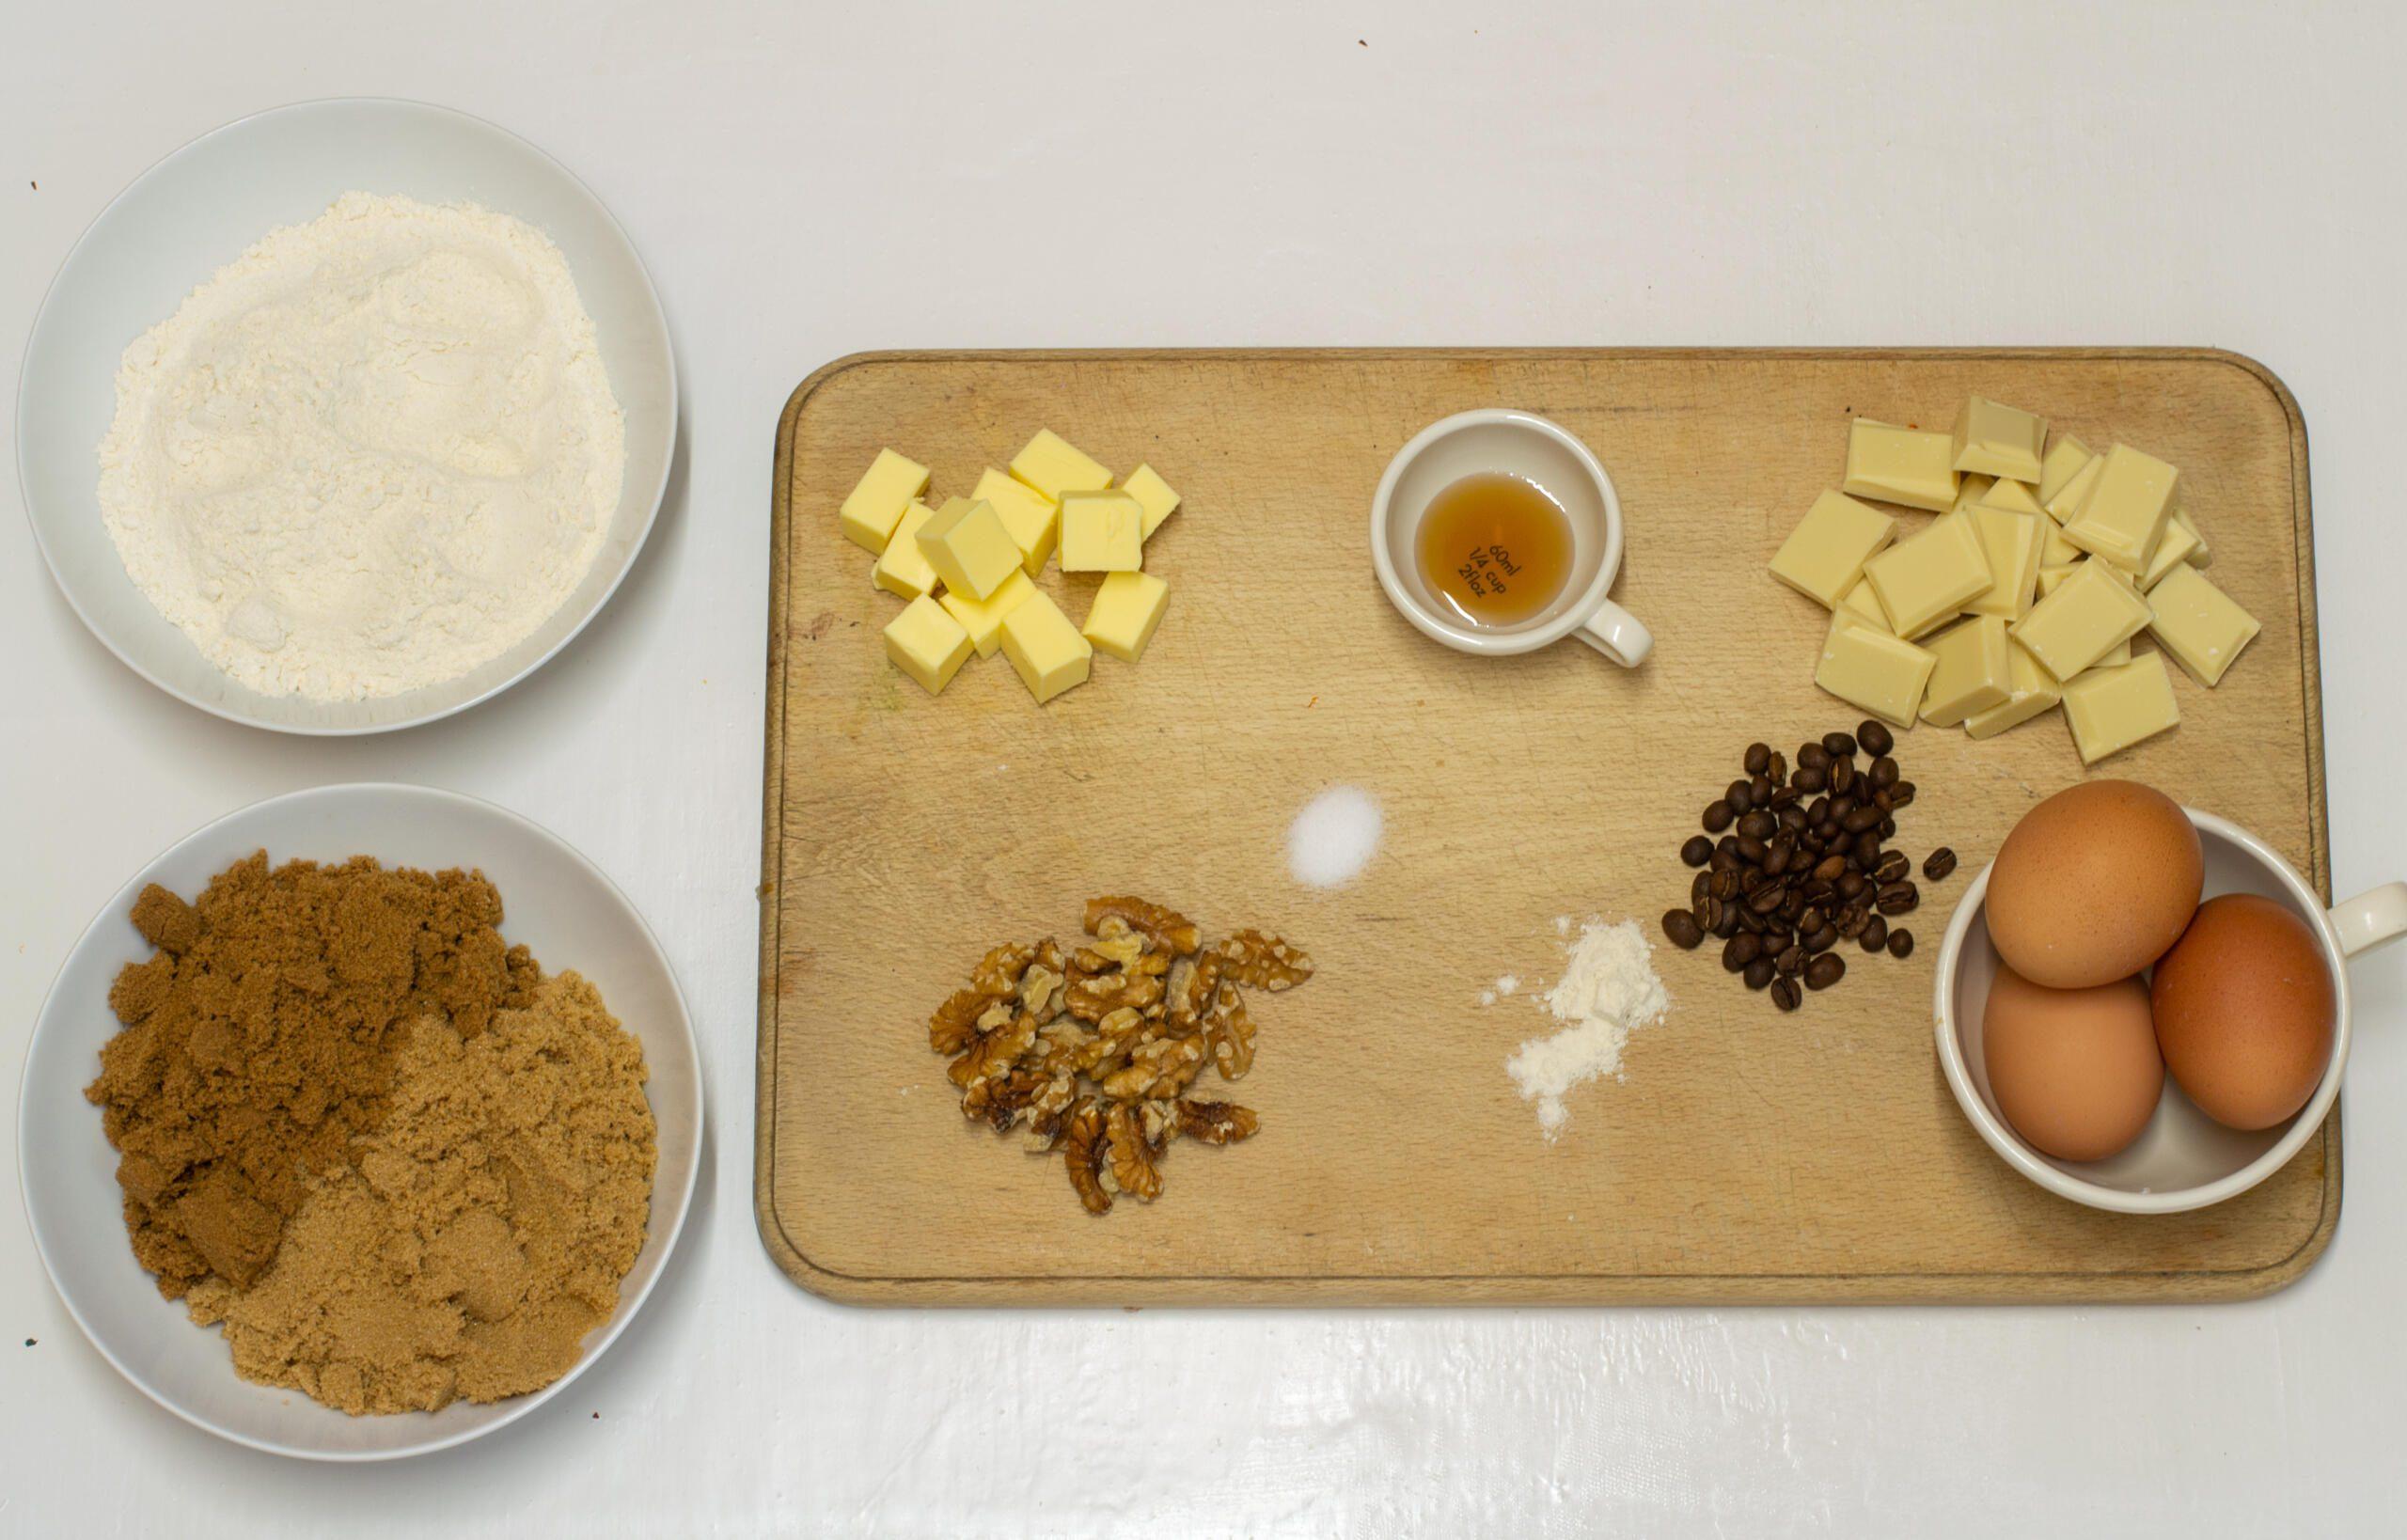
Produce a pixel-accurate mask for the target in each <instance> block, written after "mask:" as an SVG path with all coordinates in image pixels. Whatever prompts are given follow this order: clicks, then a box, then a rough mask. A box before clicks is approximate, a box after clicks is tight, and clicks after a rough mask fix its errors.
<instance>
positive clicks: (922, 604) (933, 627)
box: [886, 593, 970, 695]
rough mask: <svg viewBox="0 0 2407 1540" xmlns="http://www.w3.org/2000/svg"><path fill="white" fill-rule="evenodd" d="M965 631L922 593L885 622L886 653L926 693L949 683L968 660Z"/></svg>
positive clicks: (968, 647) (938, 690)
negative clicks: (918, 683) (899, 612)
mask: <svg viewBox="0 0 2407 1540" xmlns="http://www.w3.org/2000/svg"><path fill="white" fill-rule="evenodd" d="M969 652H970V646H969V633H968V632H967V631H964V630H962V629H961V622H960V621H956V620H954V619H953V618H952V616H950V615H947V614H946V613H945V612H944V606H943V605H939V604H937V603H936V601H935V600H933V599H931V598H929V597H928V596H927V595H926V594H924V593H923V594H921V595H920V597H918V598H917V599H914V600H912V601H911V602H910V603H909V604H907V605H904V606H903V613H902V614H900V615H897V616H896V617H894V619H893V620H891V621H888V622H887V625H886V655H887V656H888V657H889V658H892V659H893V660H894V667H896V668H900V669H902V670H903V671H904V672H905V673H906V674H909V675H910V676H911V677H912V678H913V679H916V680H918V681H919V682H920V687H921V688H922V689H924V690H926V691H927V692H928V693H929V694H930V695H936V694H937V693H939V692H940V691H942V690H943V689H944V687H945V686H946V685H947V684H952V676H953V675H955V674H957V673H959V672H961V666H962V665H963V664H965V663H967V662H968V661H969Z"/></svg>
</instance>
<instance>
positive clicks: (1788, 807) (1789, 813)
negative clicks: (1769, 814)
mask: <svg viewBox="0 0 2407 1540" xmlns="http://www.w3.org/2000/svg"><path fill="white" fill-rule="evenodd" d="M1782 795H1784V796H1786V797H1787V798H1788V801H1787V802H1786V804H1785V805H1783V806H1782V808H1781V809H1780V826H1781V827H1782V828H1785V829H1788V830H1790V831H1792V832H1796V833H1802V832H1803V831H1804V829H1805V827H1806V821H1805V809H1802V808H1801V807H1799V806H1798V805H1797V794H1796V793H1794V792H1791V791H1788V790H1787V789H1786V788H1783V789H1782Z"/></svg>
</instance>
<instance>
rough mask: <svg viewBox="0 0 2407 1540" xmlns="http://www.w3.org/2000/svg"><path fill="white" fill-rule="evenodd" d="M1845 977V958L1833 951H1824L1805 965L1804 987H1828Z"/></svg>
mask: <svg viewBox="0 0 2407 1540" xmlns="http://www.w3.org/2000/svg"><path fill="white" fill-rule="evenodd" d="M1846 977H1847V959H1846V958H1844V957H1841V956H1840V955H1839V954H1838V953H1836V952H1834V951H1826V952H1824V953H1822V955H1820V956H1819V957H1817V958H1815V959H1814V960H1813V961H1812V962H1810V963H1808V964H1806V965H1805V987H1806V988H1808V989H1828V988H1830V987H1831V985H1833V984H1834V983H1836V982H1839V981H1840V980H1841V979H1844V978H1846Z"/></svg>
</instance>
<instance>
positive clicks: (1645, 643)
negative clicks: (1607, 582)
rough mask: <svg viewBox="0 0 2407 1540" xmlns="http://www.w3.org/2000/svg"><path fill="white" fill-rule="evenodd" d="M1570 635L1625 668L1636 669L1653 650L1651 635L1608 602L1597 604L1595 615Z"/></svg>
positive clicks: (1653, 634) (1653, 637)
mask: <svg viewBox="0 0 2407 1540" xmlns="http://www.w3.org/2000/svg"><path fill="white" fill-rule="evenodd" d="M1572 635H1573V636H1577V637H1579V638H1580V639H1581V641H1583V642H1586V643H1587V644H1588V645H1589V646H1591V647H1593V648H1595V649H1596V650H1597V652H1602V653H1603V654H1604V655H1605V656H1607V657H1609V658H1611V659H1613V661H1614V662H1615V663H1618V664H1620V665H1621V666H1622V667H1623V668H1637V667H1638V666H1639V665H1640V664H1642V663H1644V662H1645V661H1646V654H1647V653H1649V652H1653V651H1655V633H1653V632H1652V631H1649V630H1647V629H1646V627H1645V626H1644V625H1642V624H1640V623H1639V620H1638V617H1637V616H1635V615H1632V614H1631V613H1630V612H1629V611H1628V610H1626V609H1624V608H1622V607H1621V606H1620V605H1616V604H1614V603H1613V601H1612V600H1610V599H1606V600H1602V601H1600V602H1599V603H1598V604H1597V613H1595V614H1594V615H1591V616H1589V617H1588V618H1587V619H1586V620H1585V621H1581V622H1580V629H1579V630H1577V631H1575V632H1573V633H1572Z"/></svg>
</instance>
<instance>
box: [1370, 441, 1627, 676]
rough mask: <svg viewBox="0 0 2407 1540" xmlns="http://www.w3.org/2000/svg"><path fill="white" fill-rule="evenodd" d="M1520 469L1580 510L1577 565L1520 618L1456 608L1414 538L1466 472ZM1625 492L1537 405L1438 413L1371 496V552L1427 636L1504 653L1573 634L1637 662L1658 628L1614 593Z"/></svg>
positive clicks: (1574, 548) (1575, 520)
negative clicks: (1542, 604)
mask: <svg viewBox="0 0 2407 1540" xmlns="http://www.w3.org/2000/svg"><path fill="white" fill-rule="evenodd" d="M1482 472H1490V473H1497V474H1502V475H1505V476H1518V477H1520V478H1522V479H1525V480H1528V481H1531V482H1533V483H1534V484H1536V485H1537V486H1539V487H1541V488H1543V489H1544V490H1545V491H1546V493H1547V495H1550V496H1551V497H1552V498H1553V499H1554V500H1555V501H1556V502H1557V503H1558V504H1560V505H1561V506H1562V508H1563V511H1564V512H1565V513H1567V514H1569V515H1570V518H1571V575H1570V578H1569V579H1568V580H1567V581H1566V582H1565V584H1564V585H1563V592H1562V593H1560V594H1558V595H1557V596H1556V597H1555V601H1554V603H1553V604H1551V605H1548V606H1547V607H1546V608H1545V609H1544V610H1542V611H1540V612H1539V613H1538V614H1536V615H1534V616H1532V617H1531V618H1530V619H1528V620H1526V621H1519V622H1518V623H1516V624H1513V625H1497V626H1473V625H1465V624H1463V623H1462V622H1461V621H1456V620H1454V619H1452V618H1450V617H1449V616H1448V615H1447V614H1446V612H1445V610H1444V608H1443V607H1442V605H1440V604H1439V600H1438V596H1437V595H1435V594H1433V593H1431V592H1430V591H1429V588H1428V585H1427V584H1426V583H1424V581H1423V580H1422V577H1421V566H1420V563H1419V561H1417V560H1416V559H1415V557H1414V552H1413V541H1414V537H1415V536H1416V534H1417V533H1418V532H1419V530H1420V527H1421V518H1422V515H1423V514H1424V513H1426V512H1427V511H1429V503H1430V500H1431V499H1432V498H1434V497H1436V496H1437V495H1438V494H1439V493H1440V492H1442V491H1444V490H1445V489H1446V488H1447V487H1450V486H1452V485H1454V484H1455V482H1456V481H1459V480H1461V479H1463V478H1464V477H1466V476H1475V475H1478V474H1480V473H1482ZM1621 541H1622V535H1621V498H1620V497H1619V495H1616V494H1615V493H1614V491H1613V478H1612V477H1610V476H1608V475H1606V474H1605V467H1604V466H1603V465H1602V464H1599V463H1598V462H1597V457H1596V456H1595V455H1594V454H1592V453H1590V452H1589V449H1588V446H1586V445H1585V444H1582V443H1581V442H1580V441H1579V440H1578V439H1577V438H1575V437H1573V436H1572V435H1571V434H1570V433H1569V432H1566V431H1565V429H1563V428H1562V427H1560V426H1558V425H1556V424H1554V423H1551V422H1549V421H1548V420H1547V419H1546V418H1544V417H1541V416H1536V415H1534V414H1533V413H1529V412H1511V411H1502V410H1498V409H1494V408H1490V409H1487V410H1483V411H1478V412H1458V413H1456V414H1455V416H1451V417H1446V418H1444V419H1442V420H1440V421H1438V422H1433V423H1431V424H1430V425H1429V426H1428V427H1426V428H1424V429H1423V430H1422V431H1421V432H1419V433H1418V434H1416V435H1415V436H1414V438H1413V440H1412V442H1411V443H1409V444H1407V445H1406V446H1405V447H1404V448H1401V449H1398V450H1397V451H1396V456H1395V458H1394V459H1393V460H1391V461H1389V462H1388V468H1387V474H1386V475H1384V476H1382V477H1380V478H1379V490H1378V493H1377V495H1376V496H1374V497H1373V498H1372V499H1371V562H1372V565H1373V566H1375V567H1376V568H1377V569H1378V574H1379V587H1380V588H1381V589H1385V590H1386V591H1387V596H1388V602H1389V603H1390V604H1392V605H1395V607H1396V608H1397V610H1399V611H1400V612H1402V614H1403V616H1404V618H1405V619H1406V620H1408V621H1411V622H1412V623H1413V624H1414V625H1415V626H1416V627H1418V628H1419V629H1420V631H1421V634H1422V635H1423V636H1428V637H1431V638H1432V639H1434V640H1437V641H1441V642H1443V643H1445V644H1446V645H1447V646H1448V647H1452V648H1455V649H1456V650H1457V651H1460V652H1479V653H1484V654H1486V655H1487V656H1489V657H1503V656H1506V655H1508V654H1511V653H1515V652H1534V651H1536V650H1537V649H1538V648H1541V647H1546V646H1550V645H1551V644H1553V643H1555V642H1558V641H1561V640H1562V639H1563V638H1564V637H1565V636H1577V637H1579V638H1580V639H1581V641H1583V642H1586V643H1587V644H1588V645H1589V646H1591V647H1593V648H1595V649H1596V650H1597V652H1602V653H1603V654H1604V655H1605V656H1607V657H1609V658H1611V659H1613V661H1614V662H1615V663H1618V664H1620V665H1622V666H1623V667H1624V668H1637V667H1638V666H1639V665H1640V664H1641V663H1644V662H1645V661H1646V654H1647V653H1648V652H1653V651H1654V649H1655V637H1654V635H1653V633H1651V632H1649V631H1648V630H1647V629H1646V627H1644V625H1642V624H1640V623H1639V621H1638V618H1637V617H1636V616H1634V615H1632V614H1630V613H1629V611H1628V610H1626V609H1624V608H1622V607H1621V606H1620V605H1616V604H1614V603H1613V601H1612V600H1611V599H1609V598H1607V597H1606V592H1607V590H1609V589H1612V587H1613V574H1616V573H1618V572H1619V571H1620V570H1621Z"/></svg>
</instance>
